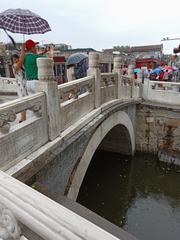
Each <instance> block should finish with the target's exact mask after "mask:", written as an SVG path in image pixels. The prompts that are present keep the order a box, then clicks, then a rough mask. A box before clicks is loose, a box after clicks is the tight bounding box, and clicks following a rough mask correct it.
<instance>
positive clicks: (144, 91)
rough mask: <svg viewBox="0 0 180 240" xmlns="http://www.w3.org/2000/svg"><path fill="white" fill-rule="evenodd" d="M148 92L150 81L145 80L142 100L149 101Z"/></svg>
mask: <svg viewBox="0 0 180 240" xmlns="http://www.w3.org/2000/svg"><path fill="white" fill-rule="evenodd" d="M148 91H149V79H148V78H145V79H144V83H143V86H142V98H143V99H148Z"/></svg>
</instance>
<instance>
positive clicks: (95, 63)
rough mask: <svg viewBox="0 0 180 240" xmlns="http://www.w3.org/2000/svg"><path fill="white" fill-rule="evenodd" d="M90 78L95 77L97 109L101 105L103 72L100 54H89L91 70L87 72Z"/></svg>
mask: <svg viewBox="0 0 180 240" xmlns="http://www.w3.org/2000/svg"><path fill="white" fill-rule="evenodd" d="M87 75H88V76H92V75H93V76H94V77H95V94H94V95H95V100H94V102H95V108H98V107H100V105H101V71H100V61H99V54H98V53H96V52H90V53H89V69H88V71H87Z"/></svg>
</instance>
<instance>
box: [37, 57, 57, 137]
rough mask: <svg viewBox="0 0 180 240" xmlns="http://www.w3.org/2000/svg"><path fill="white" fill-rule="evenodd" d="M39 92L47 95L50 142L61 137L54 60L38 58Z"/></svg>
mask: <svg viewBox="0 0 180 240" xmlns="http://www.w3.org/2000/svg"><path fill="white" fill-rule="evenodd" d="M37 65H38V79H39V91H44V92H45V93H46V100H47V115H48V119H47V121H48V123H47V125H48V130H49V140H51V141H52V140H54V139H55V138H56V137H58V136H59V135H60V131H61V121H60V100H59V94H58V87H57V83H56V81H55V80H54V79H55V78H54V69H53V66H54V62H53V59H52V58H38V59H37Z"/></svg>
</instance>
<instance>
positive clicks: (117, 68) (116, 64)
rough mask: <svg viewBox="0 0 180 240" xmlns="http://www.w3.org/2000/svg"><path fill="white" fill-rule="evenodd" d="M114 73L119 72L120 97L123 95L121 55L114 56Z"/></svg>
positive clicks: (118, 88) (118, 94) (118, 87)
mask: <svg viewBox="0 0 180 240" xmlns="http://www.w3.org/2000/svg"><path fill="white" fill-rule="evenodd" d="M113 73H117V74H118V81H117V98H118V99H119V98H121V97H122V58H121V57H115V58H114V67H113Z"/></svg>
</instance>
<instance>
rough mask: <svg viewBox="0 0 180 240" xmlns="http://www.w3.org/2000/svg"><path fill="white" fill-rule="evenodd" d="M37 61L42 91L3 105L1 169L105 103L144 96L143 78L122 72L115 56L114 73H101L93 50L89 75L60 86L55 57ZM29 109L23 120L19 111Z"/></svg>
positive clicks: (96, 55)
mask: <svg viewBox="0 0 180 240" xmlns="http://www.w3.org/2000/svg"><path fill="white" fill-rule="evenodd" d="M37 63H38V76H39V84H38V86H37V92H38V91H39V93H37V94H35V95H33V96H27V97H24V98H20V99H16V100H14V101H11V102H8V103H5V104H1V105H0V169H8V168H9V167H11V166H12V165H13V164H15V163H17V162H18V161H20V160H22V159H24V158H26V157H27V156H28V155H30V154H31V153H32V152H33V151H35V150H37V149H38V148H39V147H41V146H42V145H43V144H44V143H46V142H48V141H53V140H54V139H56V138H57V137H59V136H60V135H61V134H62V132H63V131H64V130H67V129H68V128H69V127H70V126H72V125H74V124H75V123H78V121H79V120H80V119H81V118H82V117H85V116H86V115H87V114H90V113H91V112H92V111H93V110H94V109H97V108H99V107H100V106H101V105H102V104H105V103H107V102H108V101H112V100H117V99H120V100H122V101H123V100H128V99H132V98H134V99H137V98H139V96H140V95H139V93H140V91H139V89H140V87H139V86H140V85H139V82H138V81H136V82H135V81H134V80H133V78H132V77H131V76H122V69H121V59H120V58H115V63H114V70H113V73H105V74H101V73H100V68H99V55H98V53H92V54H91V53H90V55H89V70H88V76H87V77H85V78H82V79H77V80H74V81H71V82H68V83H65V84H62V85H59V86H57V83H56V82H55V81H54V75H53V73H54V72H53V60H52V59H48V58H42V59H41V58H38V60H37ZM130 70H131V71H129V72H130V73H131V72H132V67H131V68H130ZM12 85H13V84H12ZM40 91H42V92H44V93H40ZM27 110H31V113H32V112H34V114H33V116H31V117H29V115H28V114H27V116H28V118H27V120H26V121H24V122H22V123H21V124H19V122H18V117H17V116H18V114H19V113H21V112H23V111H27ZM28 112H29V111H27V113H28ZM31 115H32V114H31Z"/></svg>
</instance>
